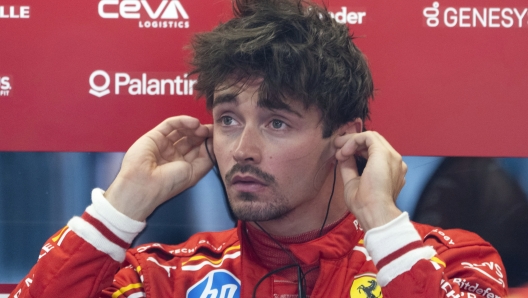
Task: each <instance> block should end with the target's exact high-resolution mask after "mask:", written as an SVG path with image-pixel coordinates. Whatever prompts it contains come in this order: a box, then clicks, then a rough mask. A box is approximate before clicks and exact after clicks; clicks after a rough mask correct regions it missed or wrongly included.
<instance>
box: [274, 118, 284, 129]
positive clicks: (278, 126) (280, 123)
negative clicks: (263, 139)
mask: <svg viewBox="0 0 528 298" xmlns="http://www.w3.org/2000/svg"><path fill="white" fill-rule="evenodd" d="M270 125H271V127H272V128H273V129H284V128H286V123H284V121H281V120H278V119H273V120H271V122H270Z"/></svg>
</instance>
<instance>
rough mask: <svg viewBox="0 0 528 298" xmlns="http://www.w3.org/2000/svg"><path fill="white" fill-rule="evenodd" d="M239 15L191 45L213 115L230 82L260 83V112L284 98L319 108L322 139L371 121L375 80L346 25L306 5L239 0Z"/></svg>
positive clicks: (294, 0)
mask: <svg viewBox="0 0 528 298" xmlns="http://www.w3.org/2000/svg"><path fill="white" fill-rule="evenodd" d="M233 12H234V18H233V19H231V20H229V21H228V22H226V23H222V24H220V25H219V26H217V27H216V28H215V29H213V30H212V31H211V32H207V33H201V34H197V35H196V36H195V37H194V39H193V41H192V43H191V46H192V48H193V51H194V58H193V60H192V61H191V65H192V66H193V70H192V72H191V74H198V78H197V83H196V84H195V85H194V88H195V90H196V91H197V92H198V97H201V96H205V98H206V103H207V108H208V109H211V108H212V105H213V99H214V98H213V96H214V92H215V90H219V88H220V86H221V85H222V84H225V82H226V81H228V79H233V78H234V81H235V82H236V83H238V82H240V81H242V82H247V80H249V79H251V78H253V79H254V78H262V79H263V82H262V84H261V86H260V88H259V96H260V102H259V104H260V105H261V106H264V107H267V108H271V109H273V108H280V107H284V105H285V99H294V100H300V101H301V102H303V103H304V105H305V107H306V108H308V107H310V106H313V105H316V106H317V107H318V108H319V109H320V110H321V112H322V115H323V116H322V121H323V137H324V138H326V137H329V136H331V135H332V133H333V132H334V131H335V130H336V129H337V128H339V127H340V126H341V125H343V124H345V123H347V122H349V121H353V120H354V119H356V118H361V119H363V120H365V119H367V118H368V117H369V107H368V106H369V99H370V98H371V97H372V95H373V82H372V78H371V74H370V70H369V68H368V65H367V61H366V59H365V57H364V55H363V54H362V53H361V51H360V50H359V49H358V48H357V47H356V46H355V45H354V43H353V42H352V39H353V37H352V36H351V35H350V34H349V31H348V28H347V26H346V25H342V24H338V23H337V22H336V21H335V20H334V19H333V18H332V17H331V16H330V14H329V13H328V11H327V9H326V8H324V7H320V6H317V5H315V4H313V3H311V2H308V1H305V0H234V3H233Z"/></svg>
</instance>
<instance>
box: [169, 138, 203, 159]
mask: <svg viewBox="0 0 528 298" xmlns="http://www.w3.org/2000/svg"><path fill="white" fill-rule="evenodd" d="M205 140H206V138H203V137H195V136H186V137H183V138H181V139H179V140H178V141H177V142H176V143H174V144H173V147H174V149H176V151H177V152H178V153H179V154H180V155H186V154H188V153H189V152H190V151H191V150H193V149H194V148H197V147H199V146H200V145H202V143H203V142H204V141H205Z"/></svg>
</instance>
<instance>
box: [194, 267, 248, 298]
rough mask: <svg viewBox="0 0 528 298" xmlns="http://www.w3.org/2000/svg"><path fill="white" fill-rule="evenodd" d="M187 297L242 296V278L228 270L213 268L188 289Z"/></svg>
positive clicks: (238, 297)
mask: <svg viewBox="0 0 528 298" xmlns="http://www.w3.org/2000/svg"><path fill="white" fill-rule="evenodd" d="M186 297H187V298H201V297H215V298H240V280H239V279H238V278H236V276H234V275H233V274H232V273H231V272H229V271H227V270H224V269H218V270H213V271H211V272H209V273H208V274H207V275H206V276H205V277H204V278H202V279H201V280H200V281H199V282H197V283H196V284H194V285H193V286H192V287H191V288H190V289H189V290H187V295H186Z"/></svg>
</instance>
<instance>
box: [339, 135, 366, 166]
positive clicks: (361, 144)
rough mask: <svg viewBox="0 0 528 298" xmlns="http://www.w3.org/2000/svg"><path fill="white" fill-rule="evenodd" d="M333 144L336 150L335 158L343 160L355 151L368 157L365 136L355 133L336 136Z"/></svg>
mask: <svg viewBox="0 0 528 298" xmlns="http://www.w3.org/2000/svg"><path fill="white" fill-rule="evenodd" d="M334 143H335V145H336V148H338V150H337V151H336V159H337V160H339V161H344V160H347V159H349V158H350V157H352V156H354V155H355V154H356V153H357V154H359V155H361V156H363V157H364V158H368V147H367V145H366V143H365V137H364V136H360V135H357V134H354V135H352V134H351V135H345V136H343V137H339V138H336V140H335V142H334Z"/></svg>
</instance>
